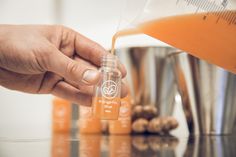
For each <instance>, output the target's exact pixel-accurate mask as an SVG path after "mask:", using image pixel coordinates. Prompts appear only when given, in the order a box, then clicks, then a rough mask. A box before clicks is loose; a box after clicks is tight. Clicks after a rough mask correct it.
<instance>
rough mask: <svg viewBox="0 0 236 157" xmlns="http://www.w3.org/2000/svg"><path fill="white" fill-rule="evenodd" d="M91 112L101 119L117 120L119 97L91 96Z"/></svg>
mask: <svg viewBox="0 0 236 157" xmlns="http://www.w3.org/2000/svg"><path fill="white" fill-rule="evenodd" d="M93 108H94V109H93V113H94V115H95V116H96V117H98V118H101V119H103V120H117V119H118V116H119V109H120V98H113V99H106V98H103V97H94V98H93Z"/></svg>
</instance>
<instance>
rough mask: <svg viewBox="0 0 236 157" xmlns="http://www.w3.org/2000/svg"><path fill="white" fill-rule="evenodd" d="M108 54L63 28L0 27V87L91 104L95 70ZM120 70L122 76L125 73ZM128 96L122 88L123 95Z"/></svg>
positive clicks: (123, 87) (40, 26)
mask: <svg viewBox="0 0 236 157" xmlns="http://www.w3.org/2000/svg"><path fill="white" fill-rule="evenodd" d="M107 53H108V52H106V50H105V49H104V48H102V47H101V46H100V45H98V44H97V43H95V42H93V41H91V40H89V39H88V38H86V37H84V36H82V35H81V34H79V33H77V32H75V31H74V30H71V29H69V28H66V27H63V26H48V25H47V26H46V25H0V85H2V86H4V87H6V88H9V89H13V90H19V91H23V92H27V93H40V94H48V93H51V94H53V95H55V96H59V97H62V98H65V99H68V100H70V101H72V102H75V103H78V104H80V105H90V104H91V95H92V93H93V86H94V85H95V84H96V83H97V82H98V81H99V75H100V73H99V72H98V70H97V68H98V67H99V66H100V60H101V58H102V56H103V55H106V54H107ZM119 69H120V71H121V73H122V76H123V77H124V76H125V75H126V70H125V68H124V66H123V65H122V64H120V66H119ZM126 94H127V89H126V86H125V85H124V84H123V85H122V96H125V95H126Z"/></svg>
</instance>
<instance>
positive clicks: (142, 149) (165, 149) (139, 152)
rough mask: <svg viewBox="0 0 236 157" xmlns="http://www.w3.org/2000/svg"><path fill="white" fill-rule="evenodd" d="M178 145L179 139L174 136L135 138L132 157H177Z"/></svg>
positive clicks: (139, 136) (133, 138)
mask: <svg viewBox="0 0 236 157" xmlns="http://www.w3.org/2000/svg"><path fill="white" fill-rule="evenodd" d="M178 143H179V141H178V139H177V138H175V137H172V136H168V137H160V136H155V135H152V136H141V135H138V136H133V137H132V157H148V156H151V157H157V156H165V157H175V156H176V155H175V149H176V147H177V145H178Z"/></svg>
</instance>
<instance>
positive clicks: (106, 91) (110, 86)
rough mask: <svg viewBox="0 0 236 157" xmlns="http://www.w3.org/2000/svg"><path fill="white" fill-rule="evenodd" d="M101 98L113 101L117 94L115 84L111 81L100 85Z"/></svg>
mask: <svg viewBox="0 0 236 157" xmlns="http://www.w3.org/2000/svg"><path fill="white" fill-rule="evenodd" d="M101 93H102V96H103V97H105V98H107V99H113V98H114V97H115V96H116V94H117V84H116V83H115V82H114V81H112V80H107V81H105V82H103V83H102V88H101Z"/></svg>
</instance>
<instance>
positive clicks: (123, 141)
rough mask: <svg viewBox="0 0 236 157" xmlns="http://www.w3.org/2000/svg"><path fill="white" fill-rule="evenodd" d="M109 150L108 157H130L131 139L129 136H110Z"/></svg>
mask: <svg viewBox="0 0 236 157" xmlns="http://www.w3.org/2000/svg"><path fill="white" fill-rule="evenodd" d="M109 148H110V155H109V157H131V137H130V136H129V135H122V136H121V135H111V136H110V137H109Z"/></svg>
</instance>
